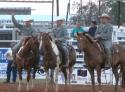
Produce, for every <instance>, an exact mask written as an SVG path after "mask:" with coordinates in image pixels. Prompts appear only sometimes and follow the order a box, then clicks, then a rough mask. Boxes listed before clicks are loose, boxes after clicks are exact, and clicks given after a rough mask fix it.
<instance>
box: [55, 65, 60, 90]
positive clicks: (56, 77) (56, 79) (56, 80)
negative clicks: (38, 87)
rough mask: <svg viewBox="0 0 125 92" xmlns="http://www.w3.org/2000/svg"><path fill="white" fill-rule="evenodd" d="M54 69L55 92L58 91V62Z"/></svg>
mask: <svg viewBox="0 0 125 92" xmlns="http://www.w3.org/2000/svg"><path fill="white" fill-rule="evenodd" d="M55 71H56V74H55V83H56V90H55V91H56V92H58V89H59V88H58V73H59V64H57V67H56V69H55Z"/></svg>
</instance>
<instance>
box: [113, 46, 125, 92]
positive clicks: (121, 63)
mask: <svg viewBox="0 0 125 92" xmlns="http://www.w3.org/2000/svg"><path fill="white" fill-rule="evenodd" d="M124 55H125V47H124V46H121V45H113V53H112V63H111V64H112V71H113V73H114V76H115V80H116V85H115V92H117V91H118V82H119V72H118V70H119V67H120V69H121V74H122V76H121V77H122V87H125V56H124Z"/></svg>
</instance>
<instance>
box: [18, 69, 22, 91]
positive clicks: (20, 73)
mask: <svg viewBox="0 0 125 92" xmlns="http://www.w3.org/2000/svg"><path fill="white" fill-rule="evenodd" d="M18 74H19V85H18V91H21V82H22V68H18Z"/></svg>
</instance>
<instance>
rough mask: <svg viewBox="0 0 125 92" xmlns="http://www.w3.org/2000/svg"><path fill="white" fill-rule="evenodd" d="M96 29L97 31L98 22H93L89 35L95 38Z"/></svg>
mask: <svg viewBox="0 0 125 92" xmlns="http://www.w3.org/2000/svg"><path fill="white" fill-rule="evenodd" d="M96 29H97V22H96V21H92V22H91V25H90V28H89V31H88V33H89V34H90V35H91V36H92V37H95V32H96Z"/></svg>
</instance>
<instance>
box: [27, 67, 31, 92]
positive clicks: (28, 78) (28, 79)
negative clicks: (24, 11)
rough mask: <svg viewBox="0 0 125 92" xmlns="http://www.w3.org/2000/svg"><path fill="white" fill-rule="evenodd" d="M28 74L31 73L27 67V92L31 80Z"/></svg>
mask: <svg viewBox="0 0 125 92" xmlns="http://www.w3.org/2000/svg"><path fill="white" fill-rule="evenodd" d="M30 72H31V70H30V66H29V67H28V68H27V88H26V90H27V91H29V81H30V78H31V76H30Z"/></svg>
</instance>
